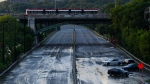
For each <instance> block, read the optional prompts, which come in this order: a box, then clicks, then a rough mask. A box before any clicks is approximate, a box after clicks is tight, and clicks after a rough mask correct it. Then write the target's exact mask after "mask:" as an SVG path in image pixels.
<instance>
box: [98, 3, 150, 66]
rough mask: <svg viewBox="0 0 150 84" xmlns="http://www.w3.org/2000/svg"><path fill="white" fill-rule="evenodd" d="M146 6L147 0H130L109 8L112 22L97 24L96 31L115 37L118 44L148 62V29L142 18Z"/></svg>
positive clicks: (148, 4)
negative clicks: (109, 23)
mask: <svg viewBox="0 0 150 84" xmlns="http://www.w3.org/2000/svg"><path fill="white" fill-rule="evenodd" d="M110 6H111V5H110ZM148 6H150V1H149V0H131V1H130V2H129V3H127V4H125V5H121V6H117V7H116V8H113V9H110V10H111V18H112V24H111V25H109V26H108V25H104V24H98V25H96V31H98V32H99V33H100V34H102V35H105V34H108V36H109V38H110V37H116V38H117V43H118V44H119V45H121V46H122V47H124V48H125V49H126V50H128V51H129V52H130V53H132V54H133V55H135V56H136V57H138V58H139V59H141V60H143V61H144V62H146V63H149V64H150V56H149V55H150V30H149V26H148V25H147V24H148V22H147V21H145V20H144V10H145V8H147V7H148ZM107 9H109V7H108V8H107Z"/></svg>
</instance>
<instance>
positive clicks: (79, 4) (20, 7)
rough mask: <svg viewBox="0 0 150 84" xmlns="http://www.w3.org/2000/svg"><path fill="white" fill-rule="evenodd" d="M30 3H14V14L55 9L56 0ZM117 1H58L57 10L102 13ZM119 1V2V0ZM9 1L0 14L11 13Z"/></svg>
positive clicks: (34, 0)
mask: <svg viewBox="0 0 150 84" xmlns="http://www.w3.org/2000/svg"><path fill="white" fill-rule="evenodd" d="M28 1H29V2H28V3H13V4H12V5H11V7H12V11H11V12H12V13H25V9H27V8H54V3H55V2H54V0H43V1H44V2H38V0H28ZM114 1H115V0H56V8H99V9H100V10H102V12H108V11H104V10H103V9H105V8H107V7H108V6H107V5H106V4H108V3H110V4H109V5H111V6H114ZM118 1H119V0H118ZM120 1H121V2H120V4H123V3H126V2H128V1H129V0H120ZM9 5H10V3H9V0H6V1H3V2H1V3H0V6H1V7H0V12H2V13H9V11H10V10H9V9H10V8H9V7H10V6H9Z"/></svg>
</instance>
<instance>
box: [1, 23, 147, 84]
mask: <svg viewBox="0 0 150 84" xmlns="http://www.w3.org/2000/svg"><path fill="white" fill-rule="evenodd" d="M74 28H75V35H76V38H75V43H76V47H75V56H76V70H77V71H76V74H77V84H140V81H143V80H145V79H150V74H149V73H148V72H145V71H141V72H131V74H130V75H129V77H119V76H117V77H114V76H113V77H111V76H109V75H108V74H107V71H108V69H111V68H113V67H118V68H122V66H103V65H102V61H104V60H108V59H112V58H118V59H121V60H123V59H125V58H129V57H128V55H127V54H125V53H124V52H122V51H121V50H120V49H118V48H115V47H114V46H113V45H112V44H110V43H109V42H108V41H106V40H105V39H103V38H101V37H98V36H96V35H95V34H94V33H93V32H91V31H89V30H87V29H85V28H84V27H82V26H79V25H63V26H61V30H60V31H58V32H56V33H55V34H54V35H53V36H52V37H48V39H46V40H45V41H44V43H43V44H45V45H43V46H40V47H37V48H36V49H34V50H33V51H32V52H31V53H29V54H28V56H26V58H24V59H23V60H22V61H21V62H20V63H19V64H18V65H17V66H16V67H15V68H14V69H12V70H11V71H10V72H9V73H7V74H6V75H5V76H4V77H3V78H1V79H0V84H74V81H73V77H74V76H73V75H74V74H73V73H72V69H73V67H72V64H73V46H72V45H65V44H73V31H74ZM48 44H51V45H48ZM57 44H59V45H57ZM97 44H99V45H97ZM141 84H142V83H141Z"/></svg>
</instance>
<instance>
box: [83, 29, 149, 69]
mask: <svg viewBox="0 0 150 84" xmlns="http://www.w3.org/2000/svg"><path fill="white" fill-rule="evenodd" d="M84 28H86V29H88V30H90V31H92V32H93V33H95V34H96V35H98V36H100V37H102V38H104V39H105V37H104V36H101V35H99V34H98V33H97V32H96V31H93V30H91V29H89V28H87V27H84ZM116 46H117V47H118V48H120V49H121V50H122V51H123V52H125V53H127V54H128V55H129V57H130V58H132V59H134V60H135V61H136V62H137V63H139V62H142V63H143V64H144V68H145V69H146V70H148V71H150V65H149V64H147V63H145V62H143V61H142V60H140V59H138V58H137V57H135V56H134V55H132V54H131V53H130V52H128V51H127V50H125V49H124V48H123V47H121V46H119V45H116Z"/></svg>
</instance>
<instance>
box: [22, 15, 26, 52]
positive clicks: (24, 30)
mask: <svg viewBox="0 0 150 84" xmlns="http://www.w3.org/2000/svg"><path fill="white" fill-rule="evenodd" d="M23 23H24V24H23V28H24V42H23V43H24V53H25V52H26V48H25V45H26V44H25V15H24V20H23Z"/></svg>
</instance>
